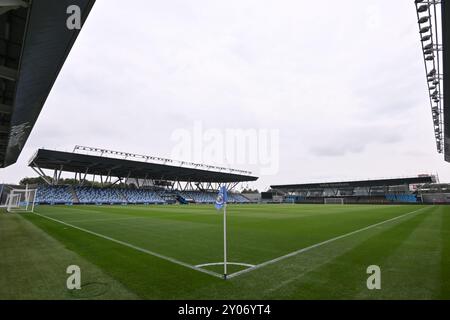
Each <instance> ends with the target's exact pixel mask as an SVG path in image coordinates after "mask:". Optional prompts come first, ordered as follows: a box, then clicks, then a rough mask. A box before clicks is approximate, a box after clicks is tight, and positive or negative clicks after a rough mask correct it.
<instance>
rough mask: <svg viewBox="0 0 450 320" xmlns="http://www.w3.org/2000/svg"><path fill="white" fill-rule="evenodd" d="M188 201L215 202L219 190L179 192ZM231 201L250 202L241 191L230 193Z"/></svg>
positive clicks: (229, 198) (229, 199)
mask: <svg viewBox="0 0 450 320" xmlns="http://www.w3.org/2000/svg"><path fill="white" fill-rule="evenodd" d="M178 194H179V195H180V196H181V197H182V198H183V199H184V200H185V201H186V202H187V203H189V202H195V203H214V202H215V201H216V198H217V192H207V191H183V192H179V193H178ZM228 202H229V203H248V202H250V201H249V200H248V199H247V198H246V197H244V196H243V195H241V194H239V193H231V192H230V193H228Z"/></svg>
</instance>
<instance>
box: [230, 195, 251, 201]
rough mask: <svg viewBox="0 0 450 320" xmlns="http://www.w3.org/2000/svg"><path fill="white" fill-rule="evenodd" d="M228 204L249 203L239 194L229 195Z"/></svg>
mask: <svg viewBox="0 0 450 320" xmlns="http://www.w3.org/2000/svg"><path fill="white" fill-rule="evenodd" d="M228 202H231V203H247V202H250V201H249V200H248V199H247V198H246V197H244V196H243V195H242V194H239V193H229V194H228Z"/></svg>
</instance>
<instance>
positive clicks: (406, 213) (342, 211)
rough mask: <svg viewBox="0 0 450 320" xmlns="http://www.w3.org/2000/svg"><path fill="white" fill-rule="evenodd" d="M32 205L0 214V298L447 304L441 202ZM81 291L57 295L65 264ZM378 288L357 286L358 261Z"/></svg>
mask: <svg viewBox="0 0 450 320" xmlns="http://www.w3.org/2000/svg"><path fill="white" fill-rule="evenodd" d="M227 216H228V261H229V262H230V264H229V274H230V276H229V279H227V280H223V279H222V270H223V265H222V264H221V263H222V262H223V229H222V222H223V220H222V214H221V213H219V212H218V211H217V210H216V209H215V208H214V206H212V205H184V206H183V205H155V206H131V205H128V206H38V207H36V210H35V214H32V213H26V214H3V213H2V214H0V240H1V242H0V243H1V244H0V252H1V253H2V254H1V256H2V259H1V261H0V269H1V273H0V299H16V298H31V299H33V298H34V299H54V298H57V299H73V298H75V299H84V298H86V299H90V298H97V299H98V298H100V299H110V298H114V299H117V298H123V299H450V207H447V206H421V205H396V206H391V205H293V204H283V205H270V204H269V205H229V206H228V210H227ZM71 264H76V265H79V266H80V268H81V279H82V289H81V290H77V292H76V293H73V292H70V291H69V290H67V289H66V279H67V277H68V274H67V273H66V268H67V266H68V265H71ZM372 265H376V266H379V267H380V270H381V289H380V290H369V289H368V288H367V279H368V277H369V276H370V274H368V273H367V268H368V267H369V266H372Z"/></svg>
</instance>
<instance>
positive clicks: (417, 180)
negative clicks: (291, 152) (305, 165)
mask: <svg viewBox="0 0 450 320" xmlns="http://www.w3.org/2000/svg"><path fill="white" fill-rule="evenodd" d="M431 182H433V179H432V177H431V176H424V177H412V178H399V179H378V180H361V181H343V182H326V183H305V184H287V185H274V186H270V187H271V188H272V189H278V190H294V191H295V190H311V189H319V190H320V189H325V188H336V189H338V188H356V187H379V186H399V185H404V184H421V183H431Z"/></svg>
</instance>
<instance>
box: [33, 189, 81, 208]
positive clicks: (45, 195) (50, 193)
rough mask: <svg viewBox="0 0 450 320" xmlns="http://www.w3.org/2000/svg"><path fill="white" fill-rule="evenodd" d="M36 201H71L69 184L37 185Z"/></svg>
mask: <svg viewBox="0 0 450 320" xmlns="http://www.w3.org/2000/svg"><path fill="white" fill-rule="evenodd" d="M36 202H37V203H50V204H57V203H73V196H72V192H71V187H70V186H39V188H38V189H37V192H36Z"/></svg>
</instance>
